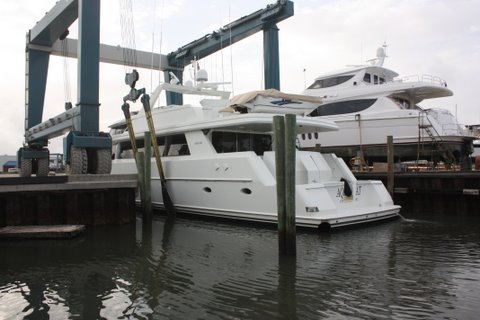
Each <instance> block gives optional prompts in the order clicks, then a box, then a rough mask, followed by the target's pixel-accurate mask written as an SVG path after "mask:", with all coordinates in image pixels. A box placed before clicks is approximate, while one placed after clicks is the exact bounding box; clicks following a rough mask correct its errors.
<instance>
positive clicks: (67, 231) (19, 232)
mask: <svg viewBox="0 0 480 320" xmlns="http://www.w3.org/2000/svg"><path fill="white" fill-rule="evenodd" d="M84 231H85V226H84V225H50V226H9V227H3V228H0V238H7V239H58V238H73V237H75V236H77V235H79V234H81V233H82V232H84Z"/></svg>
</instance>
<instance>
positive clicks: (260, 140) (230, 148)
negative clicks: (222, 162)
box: [212, 131, 272, 156]
mask: <svg viewBox="0 0 480 320" xmlns="http://www.w3.org/2000/svg"><path fill="white" fill-rule="evenodd" d="M212 144H213V147H214V148H215V150H216V151H217V153H228V152H241V151H254V152H255V153H256V154H257V155H259V156H261V155H263V153H264V152H265V151H271V150H272V137H271V136H270V135H268V134H255V133H243V132H229V131H214V132H212Z"/></svg>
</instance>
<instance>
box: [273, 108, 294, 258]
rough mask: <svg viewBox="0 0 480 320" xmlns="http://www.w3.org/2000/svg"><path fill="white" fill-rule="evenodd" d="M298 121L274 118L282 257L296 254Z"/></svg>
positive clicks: (290, 115)
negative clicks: (296, 141)
mask: <svg viewBox="0 0 480 320" xmlns="http://www.w3.org/2000/svg"><path fill="white" fill-rule="evenodd" d="M296 121H297V118H296V116H295V115H293V114H287V115H285V117H283V116H275V117H274V118H273V127H274V135H275V139H274V141H275V167H276V171H275V173H276V181H277V211H278V212H277V213H278V245H279V252H280V253H281V254H287V255H295V254H296V224H295V167H296V158H295V157H296V147H295V139H296Z"/></svg>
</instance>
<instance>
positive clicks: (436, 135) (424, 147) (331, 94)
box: [299, 45, 473, 169]
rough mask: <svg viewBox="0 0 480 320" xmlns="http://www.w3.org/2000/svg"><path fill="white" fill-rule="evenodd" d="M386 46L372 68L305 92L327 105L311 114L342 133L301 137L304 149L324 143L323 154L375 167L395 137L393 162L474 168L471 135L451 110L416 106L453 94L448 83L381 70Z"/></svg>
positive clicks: (329, 78)
mask: <svg viewBox="0 0 480 320" xmlns="http://www.w3.org/2000/svg"><path fill="white" fill-rule="evenodd" d="M385 47H386V46H385V45H384V46H383V47H381V48H379V49H378V50H377V58H376V59H372V60H370V62H371V65H362V66H354V67H348V68H345V69H343V70H339V71H336V72H331V73H328V74H324V75H322V76H320V77H318V78H316V79H315V81H314V83H313V84H311V85H310V86H309V87H308V88H307V89H306V90H305V91H304V92H303V94H304V95H310V96H317V97H323V104H322V105H320V106H319V107H318V108H316V109H315V110H313V111H312V112H311V113H309V115H310V116H312V117H320V118H322V119H326V120H331V121H335V123H336V124H337V125H338V127H339V132H335V133H333V132H327V133H322V135H321V136H320V135H318V134H304V135H301V136H300V137H299V143H300V146H301V147H302V148H307V149H308V148H313V147H315V145H316V144H320V145H321V150H322V152H332V153H335V154H336V155H337V156H339V157H342V158H344V159H353V158H363V160H365V161H366V162H367V163H370V164H371V163H372V162H373V161H385V159H386V155H387V152H386V141H387V138H386V137H387V136H388V135H391V136H393V142H394V146H395V148H394V153H395V161H411V160H420V159H422V160H429V161H433V162H439V161H443V162H445V163H446V164H460V165H461V167H462V168H463V169H471V159H470V154H471V153H472V151H473V147H472V140H473V137H472V136H471V135H468V134H467V133H466V132H465V130H464V129H463V128H462V127H461V126H460V125H459V124H458V122H457V120H456V118H455V117H454V116H453V115H452V114H451V113H450V112H449V111H447V110H443V109H423V108H421V107H420V106H419V105H418V104H419V103H420V102H421V101H423V100H425V99H433V98H441V97H447V96H451V95H453V93H452V91H451V90H450V89H449V88H448V87H447V83H446V82H445V81H444V80H442V79H440V78H438V77H434V76H428V75H423V76H410V77H404V78H399V77H398V74H397V73H396V72H394V71H392V70H390V69H387V68H385V67H383V62H384V60H385V57H386V52H385ZM362 155H363V157H362Z"/></svg>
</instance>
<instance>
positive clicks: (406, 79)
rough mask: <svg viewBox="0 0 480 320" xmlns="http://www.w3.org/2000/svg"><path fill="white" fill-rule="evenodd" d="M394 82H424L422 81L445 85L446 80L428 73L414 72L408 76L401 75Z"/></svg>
mask: <svg viewBox="0 0 480 320" xmlns="http://www.w3.org/2000/svg"><path fill="white" fill-rule="evenodd" d="M393 81H394V82H424V83H433V84H438V85H441V86H444V87H446V86H447V82H446V81H445V80H443V79H442V78H440V77H437V76H432V75H430V74H422V75H419V74H414V75H409V76H403V77H400V78H395V79H394V80H393Z"/></svg>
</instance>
